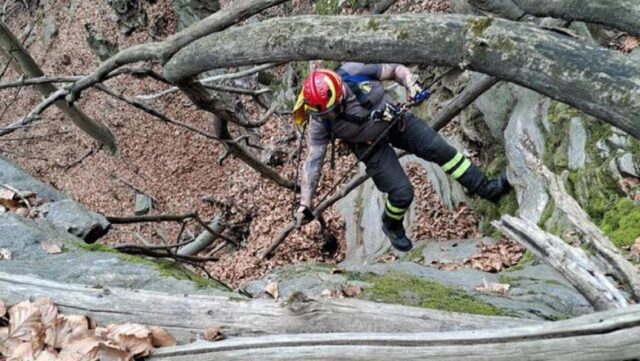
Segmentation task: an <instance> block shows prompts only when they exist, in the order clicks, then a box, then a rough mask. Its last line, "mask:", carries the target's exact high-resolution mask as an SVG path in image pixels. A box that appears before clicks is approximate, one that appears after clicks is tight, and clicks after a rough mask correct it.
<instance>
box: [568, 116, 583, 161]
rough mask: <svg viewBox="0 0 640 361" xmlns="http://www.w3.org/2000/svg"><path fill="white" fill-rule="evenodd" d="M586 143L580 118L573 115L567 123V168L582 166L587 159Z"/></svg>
mask: <svg viewBox="0 0 640 361" xmlns="http://www.w3.org/2000/svg"><path fill="white" fill-rule="evenodd" d="M586 143H587V131H586V130H585V129H584V124H582V119H580V118H579V117H575V118H573V119H571V123H570V125H569V147H568V150H567V152H568V154H567V157H568V159H569V169H571V170H578V169H582V168H584V165H585V163H586V161H587V152H586V150H585V145H586Z"/></svg>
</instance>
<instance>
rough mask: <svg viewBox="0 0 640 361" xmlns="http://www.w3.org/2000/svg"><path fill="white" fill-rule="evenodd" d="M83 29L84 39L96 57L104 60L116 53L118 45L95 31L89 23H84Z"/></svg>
mask: <svg viewBox="0 0 640 361" xmlns="http://www.w3.org/2000/svg"><path fill="white" fill-rule="evenodd" d="M84 29H85V32H86V34H85V40H86V41H87V44H88V45H89V48H90V49H91V51H93V53H94V54H95V55H96V56H97V57H98V59H100V60H101V61H104V60H107V59H109V58H110V57H112V56H113V55H115V54H116V53H118V45H117V44H114V43H112V42H111V41H109V40H107V39H105V38H104V37H103V36H102V35H100V34H98V33H96V32H95V31H94V30H93V27H92V26H91V24H85V25H84Z"/></svg>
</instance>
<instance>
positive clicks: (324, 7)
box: [315, 0, 340, 15]
mask: <svg viewBox="0 0 640 361" xmlns="http://www.w3.org/2000/svg"><path fill="white" fill-rule="evenodd" d="M315 12H316V14H318V15H338V14H340V6H339V1H338V0H316V2H315Z"/></svg>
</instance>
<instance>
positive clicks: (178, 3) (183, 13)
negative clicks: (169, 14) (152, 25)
mask: <svg viewBox="0 0 640 361" xmlns="http://www.w3.org/2000/svg"><path fill="white" fill-rule="evenodd" d="M172 5H173V11H174V13H175V15H176V19H178V31H180V30H182V29H184V28H186V27H187V26H189V25H191V24H193V23H194V22H196V21H198V20H200V19H204V18H206V17H207V16H209V15H211V14H213V13H215V12H216V11H218V10H220V2H219V1H218V0H172Z"/></svg>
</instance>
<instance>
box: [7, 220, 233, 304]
mask: <svg viewBox="0 0 640 361" xmlns="http://www.w3.org/2000/svg"><path fill="white" fill-rule="evenodd" d="M43 241H51V242H55V243H58V244H60V245H61V246H62V250H63V253H60V254H48V253H47V252H45V251H44V249H43V248H42V242H43ZM83 247H85V246H84V242H83V241H82V240H81V239H79V238H77V237H74V236H73V235H71V234H69V233H67V232H63V231H62V230H60V229H58V228H56V227H53V226H52V225H51V224H50V223H48V222H46V221H43V220H31V219H26V218H23V217H20V216H18V215H16V214H11V213H7V214H0V248H6V249H9V250H10V251H11V253H12V259H11V260H8V261H6V260H5V261H0V272H5V273H16V274H28V275H33V276H36V277H39V278H43V279H48V280H55V281H57V282H63V283H64V282H70V283H79V284H84V285H88V286H92V287H126V288H140V289H142V288H144V289H150V290H157V291H166V292H172V293H175V292H177V293H207V294H229V293H228V292H225V291H221V290H220V289H217V288H209V287H207V288H200V287H199V285H198V284H196V283H195V282H193V281H190V280H186V279H176V278H175V277H172V276H171V275H170V274H169V273H167V272H163V271H161V270H160V268H159V266H156V264H154V263H153V262H152V261H143V259H142V258H129V259H132V260H133V259H137V260H139V261H136V262H134V263H132V261H127V260H126V259H125V258H123V255H121V254H118V253H115V251H114V252H113V253H111V252H90V251H87V250H84V248H83ZM104 249H105V250H106V249H107V248H104ZM165 262H168V261H165ZM174 270H175V269H174ZM187 272H188V271H186V270H185V271H183V272H182V273H180V274H182V275H185V277H184V278H186V275H187ZM172 274H178V272H174V273H172ZM212 285H214V284H212ZM232 295H234V297H238V296H239V295H237V294H232Z"/></svg>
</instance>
